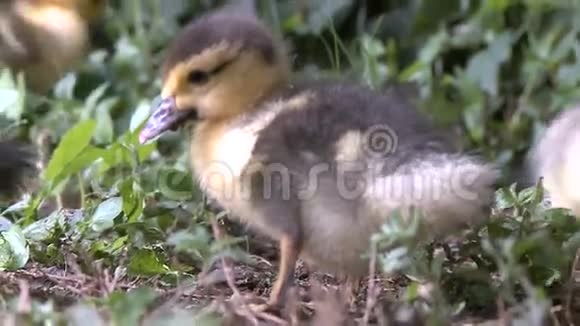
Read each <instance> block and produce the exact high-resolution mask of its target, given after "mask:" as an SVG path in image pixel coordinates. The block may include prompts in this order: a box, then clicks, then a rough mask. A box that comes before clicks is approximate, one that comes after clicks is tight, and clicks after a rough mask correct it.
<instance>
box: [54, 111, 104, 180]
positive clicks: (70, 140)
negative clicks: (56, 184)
mask: <svg viewBox="0 0 580 326" xmlns="http://www.w3.org/2000/svg"><path fill="white" fill-rule="evenodd" d="M95 127H96V123H95V121H94V120H85V121H81V122H79V123H77V124H76V125H75V126H74V127H73V128H71V129H70V130H69V131H68V132H67V133H66V134H65V135H64V136H63V137H62V140H61V141H60V143H59V144H58V147H57V148H56V149H55V151H54V153H53V155H52V158H51V160H50V161H49V162H48V166H47V167H46V170H45V171H44V177H45V178H46V179H47V180H49V181H53V180H54V179H55V178H56V177H57V176H58V175H59V174H60V173H61V172H62V171H63V170H65V169H66V168H67V166H68V164H69V163H71V162H72V161H73V160H74V159H75V158H77V156H79V155H80V154H81V153H82V152H83V150H84V149H85V148H86V147H87V146H88V145H89V143H90V141H91V138H92V136H93V132H94V130H95Z"/></svg>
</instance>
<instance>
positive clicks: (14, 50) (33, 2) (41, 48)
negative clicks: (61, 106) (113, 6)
mask: <svg viewBox="0 0 580 326" xmlns="http://www.w3.org/2000/svg"><path fill="white" fill-rule="evenodd" d="M106 3H107V0H8V1H2V3H0V66H7V67H8V68H10V69H11V70H13V71H15V72H23V73H24V77H25V80H26V84H27V87H28V88H29V89H30V90H32V91H34V92H37V93H45V92H47V91H48V90H49V89H50V88H51V87H52V86H53V85H54V84H55V83H56V82H57V81H58V80H59V79H60V78H62V76H63V75H64V73H66V72H68V71H69V70H71V69H73V68H74V67H75V66H76V65H77V64H78V63H79V62H80V61H81V60H82V59H83V58H84V56H85V54H86V51H87V50H88V45H89V43H90V42H89V24H91V23H93V22H95V21H96V20H97V19H98V18H100V17H101V16H102V15H103V13H104V10H105V7H106Z"/></svg>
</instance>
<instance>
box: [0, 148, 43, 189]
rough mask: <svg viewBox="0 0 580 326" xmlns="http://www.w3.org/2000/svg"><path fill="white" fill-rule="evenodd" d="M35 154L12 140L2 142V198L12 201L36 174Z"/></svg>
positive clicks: (0, 163)
mask: <svg viewBox="0 0 580 326" xmlns="http://www.w3.org/2000/svg"><path fill="white" fill-rule="evenodd" d="M34 156H35V154H34V152H33V151H32V150H30V148H28V147H27V146H25V145H23V144H20V143H17V142H15V141H11V140H3V141H0V157H2V160H0V196H1V197H3V198H8V199H12V198H13V197H14V196H15V195H16V194H18V193H19V192H20V190H22V189H23V188H24V187H25V184H26V180H27V179H28V178H33V177H34V175H35V173H36V165H35V162H34Z"/></svg>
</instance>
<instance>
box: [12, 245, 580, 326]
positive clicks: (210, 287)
mask: <svg viewBox="0 0 580 326" xmlns="http://www.w3.org/2000/svg"><path fill="white" fill-rule="evenodd" d="M249 249H250V253H251V254H253V255H255V257H259V258H257V259H256V261H257V263H256V264H254V265H247V264H241V263H237V264H234V265H232V266H231V269H228V267H230V266H229V264H226V268H225V269H224V268H222V266H221V265H220V264H216V265H215V266H214V268H213V269H212V270H211V271H208V273H205V275H204V277H202V278H200V280H199V281H198V282H193V283H188V284H182V285H179V286H177V287H176V286H170V285H168V284H167V283H166V282H164V281H163V280H162V279H160V278H129V277H120V276H119V275H115V273H114V271H109V270H106V269H100V267H99V266H98V264H97V265H96V266H95V269H96V270H97V271H98V272H97V273H93V275H87V274H86V273H83V272H80V270H79V269H78V268H75V265H74V263H70V264H67V268H66V269H62V268H57V267H47V266H42V265H40V264H38V263H34V262H31V263H29V264H28V265H27V266H26V268H25V269H23V270H19V271H15V272H3V273H0V294H2V295H3V296H10V295H14V296H20V297H21V298H22V297H32V298H36V299H40V300H46V299H51V300H52V301H53V302H55V303H56V304H57V305H58V306H61V307H67V306H69V305H71V304H73V303H74V302H76V301H77V300H79V299H81V298H87V297H88V298H102V297H105V296H106V295H108V294H110V293H112V292H113V291H115V290H129V289H132V288H137V287H139V286H144V285H145V286H150V287H153V288H155V289H156V290H157V292H158V293H159V294H160V296H159V298H158V299H157V300H156V302H155V305H153V307H151V312H153V311H154V310H158V309H160V308H162V307H171V306H175V305H178V306H180V307H186V308H199V307H205V306H209V307H211V308H212V309H214V310H215V311H217V312H218V313H220V314H222V315H223V316H224V317H225V318H224V325H256V324H257V325H317V326H318V325H422V324H424V323H423V322H422V320H421V317H420V316H419V315H416V314H414V312H413V311H409V310H401V309H400V306H399V305H400V303H397V302H400V301H398V300H397V299H398V298H399V297H400V295H401V293H402V289H403V288H404V286H405V285H406V284H407V282H408V280H407V279H406V278H405V277H402V276H401V277H392V278H375V279H374V280H375V281H374V283H372V282H371V286H375V287H376V291H374V293H375V295H369V293H368V292H369V291H368V285H369V284H370V283H369V279H368V278H367V279H365V280H363V281H362V282H361V288H360V289H359V291H358V295H357V297H356V300H355V302H352V303H349V302H347V301H348V300H347V298H346V296H345V294H344V291H343V287H341V286H340V282H339V281H338V280H337V279H336V278H334V277H332V276H330V275H326V274H319V273H315V272H310V271H308V268H307V266H305V265H303V264H302V263H300V264H299V266H298V268H297V270H296V273H295V279H296V287H295V289H294V293H293V295H292V298H293V299H292V300H290V301H289V302H288V304H287V305H286V307H285V309H284V310H283V311H279V312H264V313H252V312H250V311H249V310H247V309H246V305H245V304H247V303H252V302H259V301H263V300H265V298H267V296H268V294H269V291H270V287H271V285H272V284H273V282H274V280H275V277H276V271H277V265H276V262H277V256H276V255H277V251H276V248H275V247H274V246H273V245H272V244H271V242H269V241H267V240H265V239H263V238H260V237H252V241H251V242H250V247H249ZM224 271H225V272H224ZM228 276H231V277H232V278H233V279H234V284H228V279H227V277H228ZM575 288H577V286H576V285H574V289H575ZM570 293H571V295H572V298H571V299H572V300H570V301H569V304H570V307H567V309H564V308H566V307H562V305H555V306H554V308H553V309H552V313H551V316H550V317H551V318H549V320H547V321H546V324H547V325H569V324H580V318H579V316H580V305H578V304H577V303H578V301H580V300H575V298H576V296H577V291H570ZM369 300H370V304H369ZM498 307H499V308H498V309H496V307H493V308H492V309H490V311H488V312H485V313H484V314H482V313H476V314H475V315H479V316H478V317H477V318H475V317H472V316H468V315H466V316H463V317H462V318H461V320H459V321H455V322H451V321H450V322H449V324H456V325H474V324H484V325H510V324H511V323H510V318H511V316H510V312H509V310H502V307H501V303H498ZM566 311H568V313H565V312H566Z"/></svg>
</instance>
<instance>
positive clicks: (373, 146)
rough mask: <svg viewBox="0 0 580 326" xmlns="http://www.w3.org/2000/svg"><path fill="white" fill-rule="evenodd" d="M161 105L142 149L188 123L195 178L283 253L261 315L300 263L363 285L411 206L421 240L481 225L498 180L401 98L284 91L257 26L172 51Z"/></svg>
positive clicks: (196, 36) (212, 19)
mask: <svg viewBox="0 0 580 326" xmlns="http://www.w3.org/2000/svg"><path fill="white" fill-rule="evenodd" d="M161 79H162V89H161V94H160V101H159V103H158V104H157V105H156V107H155V108H154V109H153V112H152V114H151V116H150V117H149V118H148V120H147V122H146V123H145V125H144V127H143V129H142V130H141V132H140V135H139V139H140V142H141V143H146V142H148V141H151V140H153V139H155V138H156V137H158V136H161V135H162V134H163V133H164V132H166V131H168V130H176V129H178V128H179V127H181V126H191V127H192V128H191V130H192V131H191V139H190V144H191V145H190V153H191V155H190V156H191V157H190V158H191V168H192V170H193V172H194V175H195V179H196V180H197V182H199V184H200V187H201V189H203V191H204V192H205V193H206V194H207V195H208V196H209V197H210V198H212V199H213V200H215V201H216V202H217V203H219V205H220V206H221V207H223V208H224V209H225V210H226V211H227V212H229V213H230V214H231V216H233V217H236V218H238V219H239V220H240V221H242V222H244V223H247V224H248V225H249V226H250V227H252V228H255V229H256V230H258V231H259V232H262V233H264V234H265V235H267V236H269V237H271V238H272V239H273V240H275V241H277V242H278V243H279V254H280V264H279V268H278V277H277V280H276V282H275V284H274V286H273V288H272V290H271V293H270V297H269V299H268V301H267V302H266V303H265V304H264V305H260V306H258V307H255V308H256V309H268V308H269V307H271V308H274V307H280V306H281V305H282V304H283V303H284V300H285V298H286V294H287V290H288V289H289V287H290V286H292V284H293V274H294V268H295V265H296V263H297V260H298V259H299V258H301V259H303V260H304V261H305V262H306V263H308V264H309V265H311V266H314V267H316V268H317V269H319V270H321V271H326V272H331V273H335V274H336V275H344V276H347V277H353V278H356V277H364V275H366V273H367V271H368V262H367V260H366V258H364V254H365V252H366V251H367V249H368V248H369V246H370V242H369V241H370V238H371V236H372V234H373V233H375V232H378V231H380V228H381V226H382V225H383V224H384V223H385V222H386V221H387V219H388V218H389V216H390V215H391V214H392V213H394V212H395V211H397V210H399V209H405V208H410V207H415V208H419V209H420V210H421V211H422V212H424V214H423V215H424V220H425V222H426V224H427V225H428V226H429V232H430V234H433V235H434V234H441V235H445V234H447V233H448V232H452V231H454V230H456V229H459V228H460V227H464V226H470V225H476V224H478V223H481V222H483V221H485V218H486V216H488V215H487V210H488V208H489V207H488V206H489V204H490V202H491V200H492V196H493V184H494V183H495V182H496V180H497V178H498V177H499V172H498V169H497V168H496V167H495V166H493V165H492V164H489V163H486V162H484V161H483V160H481V159H480V158H478V157H476V156H474V155H467V154H462V153H459V152H458V151H457V150H455V149H454V148H453V146H451V145H450V142H449V141H448V139H447V138H446V137H445V136H444V134H443V133H441V132H440V131H437V130H436V129H435V128H434V127H433V126H432V125H431V123H430V122H429V121H428V120H427V119H426V118H425V117H423V116H421V115H420V113H419V112H418V111H417V110H415V109H414V108H412V107H409V105H407V104H404V103H403V102H402V101H399V100H397V98H396V97H389V96H387V95H383V94H381V93H378V92H376V91H374V90H372V89H370V88H367V87H365V86H360V85H356V84H353V83H349V82H346V81H340V80H317V81H307V80H302V81H298V80H293V79H292V78H291V67H290V62H289V58H288V53H287V52H286V51H285V49H284V46H283V44H282V42H281V40H279V39H278V38H277V37H275V36H274V35H273V34H272V33H270V32H269V30H268V28H267V27H266V26H265V25H264V24H263V23H261V22H260V20H259V19H257V18H255V17H252V16H249V15H242V14H236V13H233V12H223V11H219V10H218V11H214V12H210V13H207V14H205V15H203V16H201V17H199V18H198V19H195V20H193V21H192V22H190V23H189V24H188V25H187V26H186V27H185V28H184V29H183V30H182V31H181V32H180V33H179V34H178V35H177V36H176V37H175V39H174V40H173V42H172V44H171V45H170V46H169V48H168V50H167V52H166V55H165V60H164V63H163V65H162V68H161Z"/></svg>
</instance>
